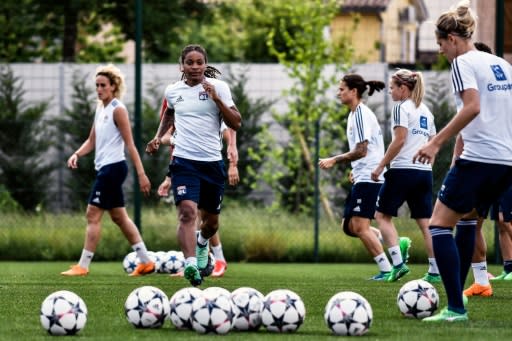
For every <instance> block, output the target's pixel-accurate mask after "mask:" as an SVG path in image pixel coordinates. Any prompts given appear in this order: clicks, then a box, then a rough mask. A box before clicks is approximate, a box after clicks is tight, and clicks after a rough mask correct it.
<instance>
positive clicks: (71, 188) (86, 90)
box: [54, 71, 96, 209]
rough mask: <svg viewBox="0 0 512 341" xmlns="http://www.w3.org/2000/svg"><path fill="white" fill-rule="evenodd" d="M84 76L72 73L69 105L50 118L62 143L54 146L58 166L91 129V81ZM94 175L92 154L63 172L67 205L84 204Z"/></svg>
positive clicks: (80, 143)
mask: <svg viewBox="0 0 512 341" xmlns="http://www.w3.org/2000/svg"><path fill="white" fill-rule="evenodd" d="M87 77H88V76H87V75H84V74H81V73H80V72H79V71H75V72H74V74H73V83H72V84H73V94H72V100H71V107H70V108H67V109H66V110H65V111H64V116H63V117H58V118H56V119H55V121H54V124H55V127H56V128H57V130H56V132H55V133H56V134H58V135H60V137H59V140H60V141H62V142H63V143H59V145H57V147H59V148H60V150H59V152H60V155H62V156H63V158H62V159H61V160H60V161H59V165H60V167H65V164H66V162H67V158H68V157H69V156H70V155H71V154H72V153H73V152H74V151H76V150H77V149H78V148H79V147H80V146H81V145H82V143H84V141H85V140H86V139H87V138H88V137H89V133H90V131H91V127H92V124H93V121H94V112H95V93H94V91H93V90H92V89H91V88H90V86H89V85H90V83H91V80H90V79H88V78H87ZM95 176H96V173H95V170H94V153H89V154H88V155H84V156H82V157H81V158H80V160H79V161H78V168H77V169H73V170H68V171H67V174H66V177H65V178H66V180H65V185H66V189H67V190H66V192H67V193H68V194H67V195H68V196H69V200H68V204H69V205H70V208H72V209H78V208H82V207H84V205H86V204H87V198H88V196H89V192H90V190H91V186H92V184H93V182H94V178H95Z"/></svg>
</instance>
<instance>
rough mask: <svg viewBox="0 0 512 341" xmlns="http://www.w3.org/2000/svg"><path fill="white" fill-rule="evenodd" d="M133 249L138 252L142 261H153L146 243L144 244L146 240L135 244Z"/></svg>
mask: <svg viewBox="0 0 512 341" xmlns="http://www.w3.org/2000/svg"><path fill="white" fill-rule="evenodd" d="M132 249H133V251H135V252H136V253H137V257H139V259H140V261H141V263H148V262H150V261H151V260H150V259H149V257H148V250H147V249H146V244H144V242H138V243H137V244H133V245H132Z"/></svg>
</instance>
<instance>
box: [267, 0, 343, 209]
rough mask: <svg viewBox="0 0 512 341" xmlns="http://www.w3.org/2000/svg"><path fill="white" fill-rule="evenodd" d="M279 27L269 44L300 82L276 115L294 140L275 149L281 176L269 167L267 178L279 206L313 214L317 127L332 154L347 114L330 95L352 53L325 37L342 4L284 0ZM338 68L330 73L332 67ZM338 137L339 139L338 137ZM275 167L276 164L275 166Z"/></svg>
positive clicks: (331, 0)
mask: <svg viewBox="0 0 512 341" xmlns="http://www.w3.org/2000/svg"><path fill="white" fill-rule="evenodd" d="M279 4H280V5H281V6H282V7H280V8H279V10H277V9H276V11H278V12H279V14H280V15H279V17H280V19H279V26H278V27H274V28H272V29H271V31H270V33H269V35H268V37H267V44H268V46H269V48H270V51H271V52H272V53H273V54H274V55H275V56H277V58H278V60H279V62H280V63H281V64H282V65H283V66H284V67H285V68H286V72H287V73H288V76H289V77H290V78H291V79H294V80H295V84H294V85H293V86H292V87H291V88H290V89H289V90H288V91H286V92H285V93H284V95H285V96H286V97H287V99H288V100H287V102H288V111H287V112H286V113H276V114H275V115H274V118H275V119H276V121H277V122H278V124H280V125H281V126H282V127H283V128H284V129H285V130H286V131H287V132H288V133H289V138H290V140H289V141H286V142H284V143H281V145H280V146H278V147H277V148H274V149H273V153H274V154H273V156H271V158H274V159H275V160H280V161H281V165H280V167H278V169H279V172H276V171H275V170H273V169H268V170H267V172H266V173H265V179H266V180H267V181H268V182H269V184H270V186H271V187H272V188H273V189H274V190H275V193H277V195H278V200H277V201H278V202H279V205H280V206H282V207H286V209H287V210H289V211H291V212H299V211H305V212H308V211H310V209H311V207H313V202H312V200H313V191H314V181H313V179H314V172H315V167H316V164H317V160H314V159H313V155H314V152H313V150H314V145H315V124H316V123H317V122H320V130H321V131H322V148H321V151H320V153H321V155H328V154H330V153H331V152H332V150H333V148H336V146H339V143H340V141H342V140H343V139H344V137H345V132H344V128H343V126H342V125H341V124H340V123H341V122H342V120H343V116H342V113H343V111H341V110H339V105H338V104H337V101H336V100H335V98H334V96H332V97H327V95H326V93H328V90H329V89H332V87H333V86H336V84H337V76H338V75H337V74H338V73H339V72H340V71H342V70H344V69H345V68H346V62H347V61H348V60H350V58H351V55H352V50H351V49H350V48H345V47H347V46H348V45H347V44H346V41H343V40H342V39H340V40H338V41H333V40H327V39H324V32H325V29H326V28H328V27H329V25H330V23H331V22H332V19H333V18H334V16H335V15H336V13H337V11H338V5H337V1H335V0H329V1H323V0H314V1H308V2H305V3H300V4H299V3H297V2H296V1H291V0H287V1H280V2H279ZM278 34H279V36H281V37H282V38H283V39H284V46H281V45H276V43H275V42H276V39H275V38H276V36H277V35H278ZM330 65H332V66H333V69H332V70H331V71H329V72H330V75H327V74H326V73H327V67H328V66H330ZM333 137H334V139H332V138H333ZM274 166H275V165H274ZM321 201H322V205H323V207H324V210H325V211H326V213H327V214H328V215H329V216H330V217H331V218H332V212H331V210H330V205H329V202H328V198H327V196H326V194H325V193H324V192H321Z"/></svg>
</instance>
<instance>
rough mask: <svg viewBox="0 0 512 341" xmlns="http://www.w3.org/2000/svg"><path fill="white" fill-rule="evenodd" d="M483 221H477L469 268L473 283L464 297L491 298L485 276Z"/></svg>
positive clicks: (489, 286)
mask: <svg viewBox="0 0 512 341" xmlns="http://www.w3.org/2000/svg"><path fill="white" fill-rule="evenodd" d="M483 222H484V219H483V218H480V219H478V223H477V226H476V235H475V249H474V251H473V258H472V260H471V268H472V270H473V277H474V278H475V282H474V283H473V284H472V285H471V286H470V287H469V288H467V289H466V290H464V296H485V297H487V296H492V287H491V284H490V283H489V277H488V276H487V259H486V254H487V244H486V242H485V236H484V233H483V229H482V226H483Z"/></svg>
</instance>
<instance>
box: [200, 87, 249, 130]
mask: <svg viewBox="0 0 512 341" xmlns="http://www.w3.org/2000/svg"><path fill="white" fill-rule="evenodd" d="M202 84H203V88H204V90H205V91H206V92H207V93H208V96H209V97H210V98H211V99H212V100H213V101H214V102H215V104H217V107H218V108H219V110H220V113H221V115H222V117H221V118H222V120H223V121H224V123H226V125H227V126H228V127H230V128H231V129H233V130H235V131H236V130H238V129H240V127H241V125H242V115H240V112H239V111H238V109H237V107H236V106H232V107H228V106H227V105H226V104H224V102H223V101H222V99H221V98H220V97H219V95H218V94H217V91H215V86H213V84H211V83H210V82H207V81H203V83H202Z"/></svg>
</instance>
